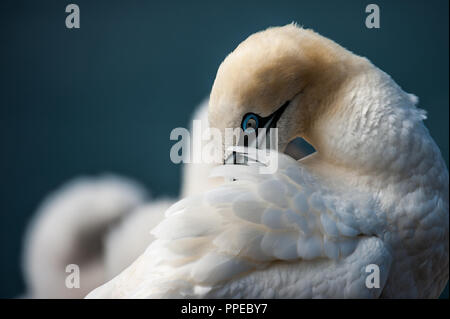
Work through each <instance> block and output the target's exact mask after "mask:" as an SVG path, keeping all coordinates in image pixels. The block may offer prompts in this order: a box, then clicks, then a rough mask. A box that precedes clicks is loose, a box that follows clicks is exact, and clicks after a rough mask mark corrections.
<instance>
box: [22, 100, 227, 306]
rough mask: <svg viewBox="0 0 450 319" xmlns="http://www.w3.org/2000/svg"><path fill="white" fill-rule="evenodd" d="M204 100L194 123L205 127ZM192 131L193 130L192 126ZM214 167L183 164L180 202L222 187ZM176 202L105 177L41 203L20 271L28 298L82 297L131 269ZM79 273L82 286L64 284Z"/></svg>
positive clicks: (70, 186)
mask: <svg viewBox="0 0 450 319" xmlns="http://www.w3.org/2000/svg"><path fill="white" fill-rule="evenodd" d="M207 111H208V100H205V101H203V102H202V103H201V104H200V105H199V106H198V107H197V109H196V111H195V113H194V115H193V118H192V120H200V121H201V123H202V128H204V129H207V128H208V127H209V124H208V112H207ZM191 130H192V128H191ZM214 166H215V165H214V164H206V163H186V164H184V165H183V180H182V185H181V192H180V193H181V198H183V197H185V196H188V195H193V194H197V193H201V192H203V191H205V190H207V189H208V188H210V187H213V186H216V185H218V184H219V183H220V178H216V179H210V178H209V174H210V170H211V168H213V167H214ZM176 201H177V200H176V199H173V198H166V199H164V198H163V199H152V198H150V197H149V196H148V195H147V192H146V191H145V189H144V187H142V186H141V185H139V184H138V183H136V182H134V181H131V180H129V179H126V178H123V177H118V176H113V175H106V176H101V177H83V178H77V179H75V180H73V181H70V182H68V183H67V184H66V185H64V186H63V187H61V188H60V189H58V190H57V191H55V192H53V193H52V194H50V195H49V196H48V197H47V198H46V199H45V201H44V202H43V203H42V205H41V206H40V208H39V209H38V212H37V213H36V215H35V216H34V218H33V221H32V223H31V224H30V226H29V227H28V230H27V234H26V237H25V241H24V253H23V270H24V275H25V282H26V286H27V289H28V291H27V292H26V294H25V297H29V298H82V297H84V296H86V294H87V293H88V292H89V291H91V290H92V289H94V288H95V287H97V286H98V285H100V284H103V283H104V282H106V281H107V280H109V279H111V278H113V277H114V276H115V275H117V274H119V273H120V272H121V271H122V270H124V269H125V268H126V267H127V266H129V265H130V264H131V263H132V262H133V261H134V260H135V259H136V258H137V257H139V255H140V254H142V253H143V252H144V251H145V248H146V247H147V246H148V245H149V244H150V243H151V242H152V240H153V239H154V236H153V235H152V234H150V229H152V228H153V227H154V226H156V225H157V224H158V223H159V222H160V221H161V220H162V219H163V217H164V212H165V211H166V210H167V209H168V208H169V207H170V206H171V205H172V204H174V203H175V202H176ZM69 264H76V265H78V266H79V269H80V288H77V289H68V288H67V287H66V286H65V282H66V278H67V276H68V275H69V273H68V272H66V267H67V265H69Z"/></svg>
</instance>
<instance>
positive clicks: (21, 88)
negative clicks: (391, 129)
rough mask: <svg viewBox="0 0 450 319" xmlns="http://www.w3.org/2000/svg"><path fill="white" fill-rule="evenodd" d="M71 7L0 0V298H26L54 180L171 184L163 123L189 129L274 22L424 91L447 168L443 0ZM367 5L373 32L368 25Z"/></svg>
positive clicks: (173, 174)
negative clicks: (25, 259) (24, 267)
mask: <svg viewBox="0 0 450 319" xmlns="http://www.w3.org/2000/svg"><path fill="white" fill-rule="evenodd" d="M73 2H74V3H76V4H78V5H79V7H80V10H81V29H77V30H75V29H73V30H69V29H66V27H65V18H66V15H67V14H66V13H65V6H66V5H67V4H69V3H70V2H69V1H1V3H0V43H1V50H0V152H1V156H0V177H1V183H0V236H1V237H0V263H1V264H0V297H15V296H18V295H19V294H20V293H23V291H24V286H23V280H22V276H21V270H20V254H21V251H22V236H23V234H24V231H25V227H26V225H27V223H28V221H29V220H30V216H31V215H32V214H33V212H34V210H35V209H36V207H37V205H38V204H39V202H40V200H41V199H42V198H43V197H44V196H45V195H46V194H47V193H48V192H49V191H51V190H53V189H55V188H56V187H58V186H59V185H60V184H61V183H63V182H65V181H67V180H68V179H70V178H72V177H74V176H77V175H80V174H96V173H101V172H105V171H108V172H115V173H119V174H123V175H126V176H129V177H132V178H134V179H136V180H138V181H140V182H142V183H144V185H146V186H147V187H148V188H149V189H150V190H151V191H152V193H153V194H154V195H167V194H168V195H176V194H177V193H178V191H179V180H180V166H178V165H174V164H172V163H171V162H170V160H169V150H170V147H171V145H173V142H171V141H170V140H169V133H170V131H171V130H172V129H173V128H175V127H178V126H186V125H188V118H189V116H190V114H191V112H192V110H193V109H194V107H195V106H196V105H197V104H198V103H199V102H200V101H201V100H202V99H203V98H204V97H206V96H207V94H208V93H209V90H210V88H211V85H212V83H213V80H214V76H215V72H216V70H217V67H218V66H219V64H220V62H221V61H222V60H223V59H224V57H225V56H226V55H227V53H229V52H230V51H231V50H232V49H234V47H235V46H236V45H237V44H238V43H239V42H241V41H242V40H244V39H245V38H246V37H247V36H248V35H250V34H251V33H253V32H256V31H259V30H261V29H265V28H266V27H268V26H273V25H284V24H287V23H290V22H291V21H296V22H298V23H299V24H301V25H303V26H305V27H309V28H313V29H314V30H316V31H318V32H319V33H321V34H323V35H324V36H327V37H329V38H331V39H333V40H335V41H336V42H338V43H339V44H341V45H343V46H345V47H346V48H348V49H350V50H351V51H353V52H355V53H357V54H360V55H364V56H367V57H368V58H369V59H370V60H371V61H372V62H373V63H374V64H376V65H377V66H378V67H380V68H381V69H383V70H384V71H386V72H387V73H389V74H390V75H391V76H392V77H393V78H394V79H395V80H396V81H397V83H399V84H400V86H402V87H403V89H404V90H405V91H407V92H411V93H414V94H416V95H417V96H419V98H420V106H421V107H422V108H424V109H425V110H427V111H428V120H427V121H426V125H427V126H428V128H429V129H430V131H431V134H432V136H433V137H434V138H435V140H436V141H437V143H438V145H439V146H440V148H441V150H442V153H443V156H444V158H445V160H446V162H447V165H448V151H449V147H448V145H449V140H448V137H449V125H448V123H449V118H448V116H449V93H448V92H449V91H448V87H449V64H448V62H449V42H448V37H449V34H448V32H449V20H448V12H449V11H448V10H449V8H448V0H442V1H430V0H427V1H411V0H409V1H406V0H404V1H393V0H390V1H379V0H373V1H372V0H370V1H349V0H345V1H335V0H334V1H314V0H311V1H306V0H304V1H302V0H295V1H282V0H277V1H262V0H258V1H220V2H219V1H211V0H210V1H164V2H163V1H161V2H151V1H93V0H90V1H80V0H73ZM373 2H374V3H377V4H378V5H379V6H380V9H381V29H378V30H376V29H367V28H366V27H365V25H364V20H365V17H366V13H365V7H366V5H367V4H369V3H373ZM445 296H448V290H447V292H446V294H445Z"/></svg>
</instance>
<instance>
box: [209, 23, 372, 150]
mask: <svg viewBox="0 0 450 319" xmlns="http://www.w3.org/2000/svg"><path fill="white" fill-rule="evenodd" d="M365 61H367V60H365V59H363V58H360V57H358V56H356V55H354V54H352V53H350V52H349V51H347V50H346V49H344V48H342V47H341V46H339V45H338V44H336V43H335V42H333V41H331V40H329V39H327V38H324V37H322V36H320V35H319V34H317V33H315V32H314V31H312V30H307V29H303V28H300V27H298V26H296V25H295V24H289V25H286V26H283V27H273V28H269V29H267V30H265V31H262V32H258V33H255V34H253V35H251V36H250V37H248V38H247V39H246V40H245V41H243V42H242V43H241V44H239V46H238V47H237V48H236V49H235V50H234V51H233V52H232V53H230V54H229V55H228V56H227V57H226V59H225V60H224V61H223V62H222V64H221V65H220V67H219V69H218V72H217V76H216V79H215V82H214V85H213V88H212V91H211V97H210V105H209V121H210V125H211V126H212V127H216V128H219V129H221V130H222V131H224V130H225V128H239V127H241V128H242V129H243V130H246V129H247V130H248V129H250V130H252V129H257V128H262V127H266V128H274V127H276V128H278V150H280V151H283V150H284V148H285V147H286V145H287V144H288V143H289V142H290V141H291V140H293V139H294V138H296V137H303V138H305V139H306V140H308V141H310V140H311V139H313V130H312V128H313V127H314V125H315V124H316V123H317V120H318V119H319V118H321V117H324V116H326V115H325V114H332V113H333V112H334V109H335V105H337V104H339V103H338V100H339V96H340V92H339V91H340V88H341V87H342V84H343V83H344V82H345V81H346V80H347V79H348V78H349V77H350V76H351V74H352V73H355V72H358V71H357V70H358V69H359V68H358V67H357V66H358V65H364V64H367V62H365ZM222 135H223V136H225V134H222ZM310 143H311V141H310ZM224 144H225V145H223V146H224V158H225V159H226V158H229V155H230V153H231V152H229V151H227V148H228V147H229V146H230V145H227V144H226V142H225V141H224ZM228 144H229V143H228ZM312 144H313V143H312Z"/></svg>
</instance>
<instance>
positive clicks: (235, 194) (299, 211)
mask: <svg viewBox="0 0 450 319" xmlns="http://www.w3.org/2000/svg"><path fill="white" fill-rule="evenodd" d="M416 103H417V98H416V97H415V96H413V95H410V94H407V93H405V92H404V91H403V90H402V89H401V88H400V87H399V86H398V85H397V84H396V83H395V82H394V81H393V80H392V79H391V78H390V77H389V75H387V74H386V73H384V72H383V71H381V70H380V69H378V68H376V67H375V66H374V65H373V64H371V63H370V61H368V60H367V59H366V58H363V57H359V56H357V55H355V54H353V53H351V52H349V51H348V50H346V49H344V48H343V47H341V46H339V45H338V44H336V43H335V42H333V41H331V40H329V39H326V38H324V37H322V36H320V35H319V34H317V33H315V32H313V31H311V30H306V29H302V28H299V27H297V26H296V25H287V26H284V27H275V28H269V29H267V30H265V31H263V32H259V33H256V34H254V35H252V36H250V37H249V38H247V39H246V40H245V41H244V42H242V43H241V44H240V45H239V46H238V47H237V48H236V49H235V50H234V51H233V52H232V53H231V54H230V55H228V57H227V58H226V59H225V60H224V62H223V63H222V64H221V66H220V68H219V70H218V72H217V76H216V79H215V82H214V85H213V89H212V92H211V96H210V105H209V107H210V109H209V120H210V125H211V126H212V127H216V128H218V129H220V130H222V131H223V130H225V128H234V127H241V126H242V129H244V130H245V129H247V128H249V127H251V128H257V127H261V126H265V127H275V126H276V127H277V128H278V131H279V133H278V135H279V149H283V148H284V147H285V146H286V145H287V143H288V142H289V141H291V140H292V139H294V138H296V137H298V136H301V137H303V138H305V139H306V140H307V141H308V142H310V144H311V145H313V146H314V148H315V149H316V151H317V152H316V153H315V154H313V155H311V156H308V157H306V158H305V159H302V160H300V161H295V160H293V159H292V158H289V157H287V156H286V155H283V154H279V155H278V157H279V163H278V170H277V171H276V172H275V173H274V174H259V170H258V169H257V167H255V166H243V165H224V166H220V167H218V168H217V169H215V173H214V176H223V177H226V178H230V177H231V179H230V181H229V182H226V183H225V184H223V185H221V186H219V187H217V188H214V189H212V190H210V191H207V192H204V193H202V194H198V195H195V196H191V197H188V198H186V199H184V200H182V201H180V202H178V203H176V204H175V205H173V206H172V207H171V208H170V209H169V210H168V211H167V212H166V215H165V219H164V220H163V221H162V222H161V223H160V224H159V225H158V226H156V228H154V229H153V230H152V234H153V235H154V236H155V237H156V240H155V241H153V242H152V243H151V244H150V245H149V247H148V248H147V249H146V251H145V252H144V253H143V254H142V255H141V256H140V257H139V258H138V259H137V260H136V261H135V262H134V263H133V264H132V265H131V266H129V267H128V268H127V269H126V270H124V271H123V272H122V273H121V274H120V275H118V276H117V277H115V278H114V279H112V280H111V281H109V282H108V283H106V284H104V285H102V286H100V287H98V288H97V289H95V290H94V291H92V292H91V293H90V294H89V295H88V296H87V297H88V298H121V297H126V298H172V297H183V298H222V297H228V298H229V297H231V298H329V297H333V298H340V297H344V298H350V297H358V298H366V297H372V298H376V297H385V298H388V297H410V298H422V297H426V298H435V297H438V296H439V294H440V293H441V291H442V290H443V288H444V286H445V284H446V282H447V281H448V274H449V268H448V266H449V264H448V263H449V257H448V256H449V255H448V243H449V241H448V240H449V237H448V222H449V215H448V207H449V206H448V171H447V168H446V166H445V163H444V161H443V159H442V156H441V154H440V151H439V149H438V147H437V145H436V144H435V142H434V141H433V140H432V138H431V137H430V134H429V132H428V130H427V129H426V128H425V126H424V124H423V120H424V119H425V112H424V111H422V110H420V109H418V108H417V107H416V106H415V104H416ZM249 115H251V118H252V120H249V118H248V116H249ZM249 123H250V124H249ZM268 123H269V124H268ZM224 146H225V148H224V149H225V150H227V149H228V146H230V145H224ZM229 156H230V153H229V152H228V151H227V152H225V153H224V159H227V158H229ZM374 265H375V266H374ZM368 266H369V268H368ZM373 267H376V268H378V269H379V280H378V281H377V280H375V279H374V283H375V287H373V286H372V285H370V283H367V279H368V276H369V275H370V274H371V273H367V272H366V270H367V269H369V270H370V269H375V268H373ZM374 275H375V272H374Z"/></svg>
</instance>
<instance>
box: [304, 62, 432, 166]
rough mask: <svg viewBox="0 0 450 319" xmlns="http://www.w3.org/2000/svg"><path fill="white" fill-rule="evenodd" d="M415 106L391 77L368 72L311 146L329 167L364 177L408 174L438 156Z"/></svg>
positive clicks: (348, 87) (354, 82)
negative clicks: (424, 161)
mask: <svg viewBox="0 0 450 319" xmlns="http://www.w3.org/2000/svg"><path fill="white" fill-rule="evenodd" d="M416 100H417V98H415V97H414V96H412V95H410V94H407V93H405V92H404V91H403V90H402V89H401V88H400V87H399V86H398V85H397V84H396V83H395V82H394V81H393V80H392V79H391V78H390V77H389V75H387V74H386V73H384V72H382V71H381V70H379V69H377V68H375V67H372V68H369V69H368V70H365V72H361V73H360V74H358V75H357V76H355V77H353V78H352V79H350V80H348V81H347V82H346V83H345V85H343V86H342V87H341V88H340V91H339V92H338V94H337V95H336V99H334V100H333V105H330V106H329V107H328V108H327V110H328V111H327V112H326V113H325V114H323V116H321V117H320V118H319V119H317V121H315V123H314V125H313V126H312V127H311V129H310V132H309V135H308V136H307V140H309V141H310V142H311V144H312V145H313V146H314V147H315V148H316V150H317V152H318V155H319V157H320V158H321V159H322V160H323V161H325V162H327V163H329V164H332V165H335V166H339V167H342V168H344V169H348V170H352V171H355V172H357V173H359V174H363V175H374V174H380V172H382V173H383V174H386V173H388V174H391V175H402V174H405V171H407V170H410V169H412V168H413V167H414V166H417V165H419V164H420V161H421V160H423V158H424V157H426V156H432V155H433V153H436V152H438V153H439V149H437V147H436V145H435V144H434V142H433V140H432V139H431V137H430V135H429V133H428V131H427V129H426V128H425V126H424V125H423V122H422V120H423V119H424V118H425V112H424V111H422V110H420V109H418V108H416V107H415V103H416V102H417V101H416ZM427 144H428V145H427ZM439 157H440V154H439ZM406 173H407V172H406Z"/></svg>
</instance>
